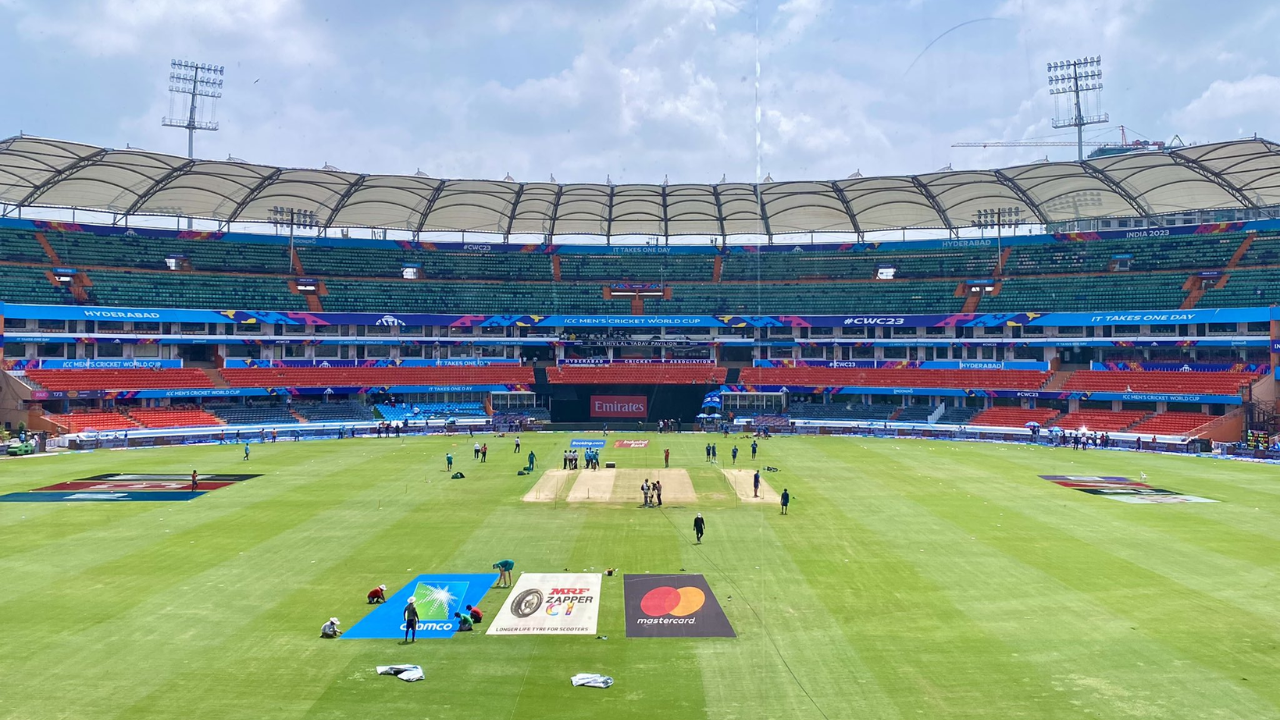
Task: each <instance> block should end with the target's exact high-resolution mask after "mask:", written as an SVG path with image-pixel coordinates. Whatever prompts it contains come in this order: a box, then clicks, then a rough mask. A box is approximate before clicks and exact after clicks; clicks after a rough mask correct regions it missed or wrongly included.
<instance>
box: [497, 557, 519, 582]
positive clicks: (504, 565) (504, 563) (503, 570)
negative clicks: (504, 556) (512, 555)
mask: <svg viewBox="0 0 1280 720" xmlns="http://www.w3.org/2000/svg"><path fill="white" fill-rule="evenodd" d="M515 566H516V563H515V561H514V560H499V561H498V562H496V563H494V564H493V569H494V570H497V571H498V584H497V585H495V586H494V587H511V570H512V568H514V567H515Z"/></svg>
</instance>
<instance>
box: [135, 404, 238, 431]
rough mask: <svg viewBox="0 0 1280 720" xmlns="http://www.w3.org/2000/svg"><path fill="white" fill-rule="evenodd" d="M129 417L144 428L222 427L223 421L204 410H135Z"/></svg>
mask: <svg viewBox="0 0 1280 720" xmlns="http://www.w3.org/2000/svg"><path fill="white" fill-rule="evenodd" d="M129 417H132V418H133V419H134V420H137V421H138V422H139V423H141V424H142V426H143V427H149V428H172V427H207V426H209V425H222V424H224V423H223V422H222V420H219V419H218V418H217V417H216V416H214V415H210V414H209V413H207V412H205V411H203V410H196V409H190V408H135V409H132V410H130V411H129Z"/></svg>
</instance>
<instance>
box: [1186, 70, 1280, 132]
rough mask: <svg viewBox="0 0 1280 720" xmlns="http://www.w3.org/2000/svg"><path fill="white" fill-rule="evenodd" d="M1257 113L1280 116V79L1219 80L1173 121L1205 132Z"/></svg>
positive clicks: (1251, 76) (1262, 76)
mask: <svg viewBox="0 0 1280 720" xmlns="http://www.w3.org/2000/svg"><path fill="white" fill-rule="evenodd" d="M1255 113H1264V114H1267V115H1269V116H1270V117H1271V118H1274V117H1275V116H1276V115H1277V114H1280V77H1276V76H1274V75H1250V76H1249V77H1247V78H1244V79H1242V80H1215V81H1213V83H1211V84H1210V85H1209V87H1208V88H1206V89H1205V91H1204V92H1203V93H1201V95H1200V97H1198V98H1196V99H1194V100H1192V101H1191V102H1190V103H1187V105H1186V106H1185V107H1183V108H1182V109H1180V110H1177V111H1175V112H1174V113H1173V120H1174V122H1175V123H1176V124H1177V125H1179V126H1183V127H1187V128H1190V129H1193V130H1201V129H1204V128H1207V127H1210V126H1215V125H1221V124H1222V123H1221V121H1224V120H1233V121H1234V120H1237V119H1239V118H1241V117H1247V116H1249V115H1253V114H1255ZM1220 139H1222V138H1220Z"/></svg>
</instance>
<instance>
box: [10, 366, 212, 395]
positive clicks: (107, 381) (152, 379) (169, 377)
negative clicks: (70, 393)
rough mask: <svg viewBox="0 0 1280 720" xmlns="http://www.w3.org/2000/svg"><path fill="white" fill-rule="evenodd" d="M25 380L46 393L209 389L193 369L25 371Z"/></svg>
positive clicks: (207, 382)
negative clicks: (57, 391)
mask: <svg viewBox="0 0 1280 720" xmlns="http://www.w3.org/2000/svg"><path fill="white" fill-rule="evenodd" d="M27 377H29V378H31V379H32V380H35V381H36V382H38V383H40V385H41V386H42V387H44V388H46V389H49V390H152V389H165V388H211V387H213V382H212V381H211V380H209V376H207V375H205V374H204V373H203V372H201V371H200V370H197V369H195V368H174V369H166V370H148V369H139V368H129V369H124V370H29V371H28V372H27Z"/></svg>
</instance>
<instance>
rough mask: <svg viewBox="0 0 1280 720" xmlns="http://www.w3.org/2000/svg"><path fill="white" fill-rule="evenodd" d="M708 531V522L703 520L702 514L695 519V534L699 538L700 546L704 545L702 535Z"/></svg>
mask: <svg viewBox="0 0 1280 720" xmlns="http://www.w3.org/2000/svg"><path fill="white" fill-rule="evenodd" d="M706 529H707V521H705V520H703V519H702V513H698V516H697V517H695V518H694V519H693V534H694V535H697V536H698V544H699V545H701V544H702V533H703V532H705V531H706Z"/></svg>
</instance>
